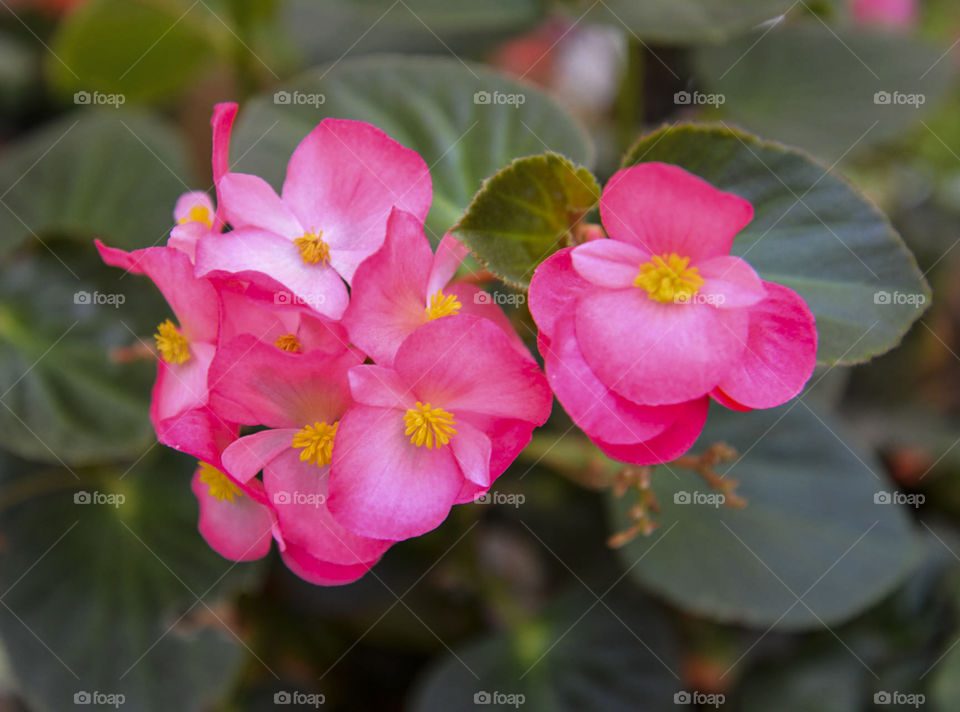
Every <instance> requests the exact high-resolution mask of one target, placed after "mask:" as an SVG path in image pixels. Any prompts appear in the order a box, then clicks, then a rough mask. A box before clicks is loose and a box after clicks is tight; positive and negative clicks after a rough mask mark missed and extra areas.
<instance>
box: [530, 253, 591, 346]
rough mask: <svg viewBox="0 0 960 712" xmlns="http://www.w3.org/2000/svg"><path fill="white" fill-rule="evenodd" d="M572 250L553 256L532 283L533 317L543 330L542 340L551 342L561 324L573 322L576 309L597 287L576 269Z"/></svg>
mask: <svg viewBox="0 0 960 712" xmlns="http://www.w3.org/2000/svg"><path fill="white" fill-rule="evenodd" d="M572 252H573V248H572V247H565V248H564V249H562V250H559V251H557V252H555V253H554V254H552V255H550V257H548V258H547V259H545V260H544V261H543V262H541V263H540V266H539V267H537V269H536V270H535V271H534V273H533V278H532V279H531V280H530V293H529V298H530V314H531V315H532V316H533V320H534V321H535V322H536V323H537V328H538V329H539V330H540V340H541V341H543V340H546V341H549V340H550V338H552V335H553V332H554V330H555V329H556V325H557V322H559V321H561V320H566V319H572V318H573V309H574V305H575V304H576V302H577V299H578V298H579V297H580V295H581V294H583V293H584V292H587V291H590V290H591V289H593V285H592V284H590V282H588V281H587V280H585V279H584V278H583V277H581V276H580V274H579V273H578V272H577V271H576V270H575V269H574V268H573V262H572V260H571V258H570V254H571V253H572Z"/></svg>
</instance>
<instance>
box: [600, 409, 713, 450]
mask: <svg viewBox="0 0 960 712" xmlns="http://www.w3.org/2000/svg"><path fill="white" fill-rule="evenodd" d="M684 407H685V412H684V413H682V414H681V415H680V417H679V418H677V420H676V421H675V422H674V423H673V425H671V426H670V427H669V428H667V429H666V430H665V431H663V432H662V433H661V434H660V435H657V436H656V437H654V438H652V439H650V440H647V441H646V442H642V443H636V444H634V445H611V444H609V443H604V442H602V441H599V440H595V441H594V442H595V443H596V445H597V447H599V448H600V449H601V450H602V451H603V452H604V453H605V454H606V455H607V456H608V457H612V458H613V459H614V460H619V461H620V462H627V463H630V464H632V465H658V464H660V463H662V462H670V461H671V460H676V459H677V458H678V457H680V456H681V455H683V454H684V453H685V452H687V451H688V450H689V449H690V448H691V447H693V444H694V443H695V442H696V441H697V438H698V437H700V432H701V431H702V430H703V425H704V423H705V422H706V421H707V411H708V410H709V407H710V399H709V398H698V399H697V400H694V401H690V402H688V403H685V404H684Z"/></svg>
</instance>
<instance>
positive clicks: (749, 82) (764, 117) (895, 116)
mask: <svg viewBox="0 0 960 712" xmlns="http://www.w3.org/2000/svg"><path fill="white" fill-rule="evenodd" d="M945 49H946V48H945V47H943V48H933V47H929V46H927V45H924V44H921V43H920V42H918V41H917V40H916V39H914V38H913V37H911V36H909V35H907V34H903V35H900V34H897V33H892V32H880V31H873V32H868V31H865V30H845V29H842V28H839V29H836V30H835V29H833V28H828V27H827V26H826V25H824V24H822V23H820V22H816V21H810V22H808V23H784V24H783V25H782V26H778V27H776V28H774V29H773V30H771V31H769V32H768V33H767V34H766V35H765V36H763V35H762V34H761V33H757V34H755V35H750V36H747V37H743V38H741V39H738V40H736V41H734V42H731V43H729V44H725V45H721V46H716V47H701V48H699V49H697V50H696V52H695V53H694V58H693V62H694V69H695V72H696V74H697V76H698V77H700V79H701V80H702V81H703V83H704V86H705V89H706V91H707V92H709V93H715V94H717V93H718V94H722V95H723V96H724V98H725V102H724V104H723V106H722V107H721V108H722V110H723V112H724V113H725V114H726V115H729V116H730V117H731V118H733V119H734V120H736V121H737V123H738V124H741V125H742V126H743V127H744V128H747V129H749V130H751V131H755V132H756V133H758V134H761V135H763V136H769V137H771V138H775V139H778V140H781V141H786V142H787V143H791V144H795V145H797V146H802V147H804V148H807V149H809V150H811V151H814V152H815V153H817V154H818V155H820V156H822V157H823V158H825V159H827V161H828V162H829V163H833V162H834V161H837V160H839V159H840V158H841V157H842V156H844V155H847V154H848V153H849V155H853V154H855V153H856V152H857V151H858V150H862V149H864V148H866V147H868V146H870V145H873V144H875V143H877V142H880V141H885V140H889V139H896V138H899V137H900V136H901V135H902V134H903V132H904V130H905V129H907V128H908V127H910V126H911V125H915V124H918V123H919V121H920V120H921V119H922V118H923V117H924V116H926V114H927V113H928V111H929V109H931V108H932V107H934V106H935V105H936V103H937V101H938V100H939V99H940V98H941V97H942V96H943V95H944V94H945V93H946V92H947V90H948V89H949V87H950V86H951V82H952V78H953V76H954V74H955V72H954V69H953V64H954V63H952V62H950V61H949V58H944V57H943V53H944V50H945ZM941 60H942V61H941ZM878 92H879V93H880V94H879V95H878ZM894 93H896V96H894ZM884 95H885V96H887V97H889V98H890V102H889V103H885V104H878V103H876V102H877V101H882V100H883V98H884ZM910 95H919V96H920V98H918V99H916V100H912V99H911V100H910V102H911V103H898V102H899V101H907V97H909V96H910ZM921 101H922V103H920V102H921Z"/></svg>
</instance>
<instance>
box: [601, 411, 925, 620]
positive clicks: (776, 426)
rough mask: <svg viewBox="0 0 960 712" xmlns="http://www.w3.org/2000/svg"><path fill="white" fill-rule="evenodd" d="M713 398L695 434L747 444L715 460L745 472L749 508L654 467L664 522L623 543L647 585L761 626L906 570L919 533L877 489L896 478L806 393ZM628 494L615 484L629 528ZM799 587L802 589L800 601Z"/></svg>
mask: <svg viewBox="0 0 960 712" xmlns="http://www.w3.org/2000/svg"><path fill="white" fill-rule="evenodd" d="M720 410H721V409H719V408H715V409H714V411H715V412H713V413H711V418H710V420H708V422H707V427H706V428H705V430H704V433H703V435H702V436H701V438H700V440H699V441H698V444H697V445H696V446H695V448H694V451H697V448H699V449H700V450H702V449H703V448H705V447H706V446H707V445H709V444H711V443H715V442H720V441H722V442H726V443H727V444H729V445H731V446H733V447H734V448H735V449H736V450H737V451H738V452H740V453H742V455H741V457H740V459H738V460H737V461H735V462H734V463H733V464H732V465H731V466H729V467H728V468H726V470H725V471H724V470H723V469H720V470H718V471H719V472H721V473H722V474H725V475H726V476H729V477H732V478H734V479H736V480H737V481H739V482H740V486H739V487H738V489H737V492H738V493H739V494H741V495H742V496H744V497H745V498H746V499H747V500H748V504H747V506H746V507H745V508H744V509H732V508H728V507H725V506H715V500H714V499H713V498H711V497H709V496H708V495H715V494H716V493H715V492H713V490H711V489H710V488H709V487H708V486H707V485H706V484H705V482H704V481H703V480H702V479H701V478H700V477H699V476H698V475H697V474H695V473H692V472H690V471H688V470H683V469H679V468H677V467H668V466H663V467H660V468H657V470H656V471H655V472H654V476H653V491H654V493H655V495H656V497H657V500H658V501H659V503H660V505H661V507H662V512H661V513H660V514H659V515H657V520H658V521H659V523H660V530H659V533H655V534H654V535H652V536H650V537H647V538H644V537H639V538H635V539H633V540H632V541H631V542H630V543H628V544H626V545H625V546H624V547H623V548H621V549H620V553H621V555H622V557H623V563H624V565H625V566H627V567H629V572H630V575H631V576H633V577H634V578H635V579H636V580H637V581H638V582H640V583H641V584H642V585H643V586H645V587H646V588H647V589H649V590H651V591H653V592H655V593H657V594H659V595H661V596H663V597H664V598H666V599H667V600H669V601H670V602H671V603H673V604H674V605H677V606H679V607H680V608H682V609H683V610H685V611H688V612H690V613H693V614H697V615H703V616H708V617H710V618H713V619H715V620H718V621H723V622H729V623H738V624H745V625H751V626H757V627H761V628H767V627H772V628H777V629H781V630H785V629H791V630H794V629H802V628H820V627H821V626H823V625H831V624H834V623H837V622H840V621H843V620H846V619H848V618H850V617H851V616H853V615H855V614H856V613H858V612H860V611H862V610H864V609H865V608H867V607H868V606H870V605H871V604H873V603H874V602H876V601H878V600H879V599H880V598H881V597H882V596H884V595H885V594H887V593H888V592H890V591H891V590H892V589H893V587H894V586H895V585H896V584H897V583H898V582H899V581H901V580H902V579H903V578H904V577H905V576H906V575H907V573H908V572H910V571H911V570H912V569H913V568H914V566H915V564H917V563H918V559H919V551H920V546H919V539H918V537H917V536H916V534H915V533H914V531H913V529H912V527H911V525H910V522H909V519H908V517H907V515H906V512H905V510H904V509H903V508H902V507H901V506H899V505H896V504H885V503H882V499H883V498H882V495H881V496H880V501H879V502H878V501H875V496H877V493H878V492H889V491H890V490H891V489H893V488H892V486H891V485H890V484H889V483H887V482H886V481H885V480H883V479H881V477H880V475H879V474H878V473H879V472H882V468H881V467H880V465H879V464H878V463H877V462H876V461H875V460H874V459H873V458H872V457H871V456H869V455H866V454H864V453H858V452H856V451H854V450H853V449H851V447H850V446H849V445H848V444H847V443H846V442H845V440H844V439H843V433H842V432H840V431H839V430H838V429H837V427H836V425H835V424H833V423H830V422H829V421H828V420H827V419H825V418H823V417H822V416H821V415H818V414H816V413H814V412H813V411H812V410H810V409H809V408H808V407H807V406H806V405H805V404H803V403H802V402H795V403H792V404H790V405H787V406H781V407H780V408H775V409H772V410H763V411H753V412H750V413H736V414H728V413H726V412H717V411H720ZM634 503H635V498H631V496H630V494H626V495H624V496H623V497H620V498H616V497H614V496H612V495H611V498H610V505H611V514H612V518H613V526H614V529H615V530H617V531H621V530H625V529H626V528H627V527H628V526H629V523H630V520H629V517H628V510H629V509H630V507H631V506H633V504H634ZM798 597H799V598H800V599H801V600H800V601H798V600H797V599H798Z"/></svg>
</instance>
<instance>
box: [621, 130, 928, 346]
mask: <svg viewBox="0 0 960 712" xmlns="http://www.w3.org/2000/svg"><path fill="white" fill-rule="evenodd" d="M647 161H662V162H664V163H675V164H677V165H680V166H682V167H684V168H686V169H687V170H689V171H691V172H692V173H695V174H697V175H699V176H701V177H702V178H704V179H706V180H708V181H709V182H711V183H713V184H714V185H716V186H717V187H718V188H721V189H723V190H727V191H730V192H732V193H736V194H737V195H739V196H741V197H743V198H746V199H747V200H749V201H750V202H751V203H752V204H753V207H754V209H755V211H756V214H755V216H754V219H753V222H751V223H750V225H748V226H747V227H746V228H745V229H744V230H743V232H741V233H740V235H739V236H738V237H737V239H736V240H735V241H734V243H733V254H735V255H739V256H740V257H742V258H744V259H745V260H747V262H749V263H750V264H751V265H753V267H754V268H755V269H756V270H757V272H759V273H760V276H761V277H763V278H764V279H766V280H769V281H771V282H777V283H779V284H783V285H785V286H787V287H790V288H791V289H793V290H795V291H796V292H798V293H799V294H800V296H802V297H803V298H804V299H805V300H806V302H807V304H808V305H809V306H810V308H811V309H812V310H813V313H814V314H815V315H816V317H817V332H818V333H819V337H820V343H819V348H818V352H817V358H818V360H819V361H820V362H821V363H825V364H835V363H843V364H851V363H860V362H863V361H866V360H868V359H870V358H872V357H874V356H877V355H878V354H881V353H883V352H884V351H887V350H888V349H890V348H892V347H893V346H895V345H896V344H897V343H899V341H900V339H901V338H902V336H903V335H904V334H905V333H906V331H907V330H908V329H909V328H910V325H911V324H912V323H913V322H914V321H915V320H916V319H917V318H919V316H920V314H921V313H922V312H923V309H924V308H925V306H924V305H927V304H929V302H930V290H929V288H928V286H927V283H926V280H924V278H923V276H922V275H921V274H920V270H919V269H918V268H917V264H916V261H915V260H914V258H913V255H912V254H911V253H910V251H909V250H908V249H907V247H906V246H905V245H904V244H903V241H902V240H901V239H900V236H899V235H898V234H897V233H896V231H895V230H894V229H893V227H892V226H891V225H890V223H889V222H888V221H887V219H886V218H885V217H884V216H883V214H882V213H880V211H879V210H877V208H875V207H874V206H873V204H872V203H870V201H869V200H867V198H865V197H864V196H863V195H862V194H860V193H859V192H858V191H857V190H856V189H855V188H853V187H852V186H851V185H850V184H849V183H847V182H846V181H845V180H843V179H842V178H840V177H839V176H837V175H835V174H834V173H831V172H830V171H829V170H828V169H827V168H826V167H824V166H822V165H820V164H818V163H817V162H816V161H814V160H813V159H811V158H810V157H809V156H807V155H805V154H804V153H802V152H800V151H797V150H795V149H791V148H788V147H786V146H782V145H780V144H777V143H771V142H768V141H761V140H760V139H758V138H756V137H755V136H752V135H750V134H747V133H744V132H741V131H734V130H730V129H727V128H724V127H719V126H696V125H680V126H677V127H667V128H663V129H660V130H658V131H656V132H654V133H652V134H650V135H648V136H645V137H643V138H642V139H641V140H640V141H639V143H637V145H636V146H634V147H633V149H631V151H630V153H629V154H628V155H627V157H626V158H625V160H624V165H634V164H637V163H640V162H647Z"/></svg>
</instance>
